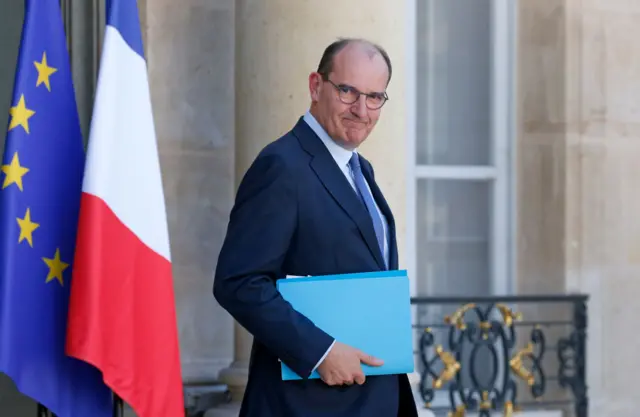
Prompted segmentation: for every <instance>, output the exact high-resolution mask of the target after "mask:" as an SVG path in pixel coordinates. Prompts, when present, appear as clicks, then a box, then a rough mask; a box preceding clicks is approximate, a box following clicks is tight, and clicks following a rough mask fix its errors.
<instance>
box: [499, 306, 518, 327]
mask: <svg viewBox="0 0 640 417" xmlns="http://www.w3.org/2000/svg"><path fill="white" fill-rule="evenodd" d="M496 308H497V309H498V311H500V314H502V320H503V321H504V324H505V326H507V327H511V326H512V325H513V323H514V321H516V320H517V321H520V320H522V313H521V312H517V313H514V312H513V310H511V309H510V308H509V307H507V306H506V305H504V304H496Z"/></svg>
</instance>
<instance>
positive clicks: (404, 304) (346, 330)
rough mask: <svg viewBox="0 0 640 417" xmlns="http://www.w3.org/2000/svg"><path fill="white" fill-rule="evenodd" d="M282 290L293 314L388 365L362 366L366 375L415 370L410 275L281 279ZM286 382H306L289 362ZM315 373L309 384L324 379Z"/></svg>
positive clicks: (390, 273)
mask: <svg viewBox="0 0 640 417" xmlns="http://www.w3.org/2000/svg"><path fill="white" fill-rule="evenodd" d="M277 288H278V290H279V291H280V293H281V294H282V297H283V298H284V299H285V300H287V301H289V303H291V305H292V306H293V308H294V309H296V310H297V311H299V312H300V313H302V314H304V315H305V316H307V317H308V318H309V319H310V320H311V321H312V322H314V323H315V324H316V326H318V327H319V328H321V329H323V330H324V331H325V332H327V333H328V334H330V335H331V336H332V337H334V338H335V339H336V340H338V341H340V342H342V343H345V344H348V345H351V346H353V347H355V348H358V349H360V350H362V351H363V352H365V353H368V354H371V355H373V356H375V357H377V358H380V359H382V360H384V365H382V366H380V367H374V366H368V365H365V364H362V369H363V372H364V374H365V375H388V374H405V373H411V372H413V369H414V358H413V342H412V331H411V305H410V290H409V278H408V277H407V271H404V270H402V271H381V272H366V273H357V274H343V275H325V276H317V277H295V278H287V279H280V280H278V281H277ZM281 365H282V379H283V380H296V379H301V378H300V376H299V375H297V374H296V373H295V372H294V371H293V370H291V369H290V368H289V367H288V366H287V365H285V364H284V362H281ZM319 377H320V375H319V374H318V372H317V371H314V372H313V373H312V375H311V376H310V378H319Z"/></svg>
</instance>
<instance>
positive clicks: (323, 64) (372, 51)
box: [317, 38, 392, 84]
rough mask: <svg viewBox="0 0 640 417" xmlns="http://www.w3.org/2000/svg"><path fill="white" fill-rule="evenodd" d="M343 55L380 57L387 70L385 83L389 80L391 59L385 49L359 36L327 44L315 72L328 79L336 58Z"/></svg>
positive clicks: (372, 58)
mask: <svg viewBox="0 0 640 417" xmlns="http://www.w3.org/2000/svg"><path fill="white" fill-rule="evenodd" d="M345 55H346V56H353V55H360V56H367V57H368V58H369V59H370V60H372V61H373V60H375V59H382V60H383V61H384V64H385V65H386V67H387V71H388V78H387V84H388V83H389V81H391V72H392V67H391V59H390V58H389V55H388V54H387V51H385V50H384V48H382V47H381V46H380V45H377V44H375V43H373V42H371V41H368V40H366V39H360V38H342V39H339V40H337V41H335V42H333V43H332V44H330V45H329V46H327V48H326V49H325V50H324V53H323V54H322V58H320V63H319V64H318V69H317V72H318V73H319V74H320V75H322V77H323V78H324V79H325V80H326V79H328V77H329V74H331V73H332V72H333V71H334V66H335V65H336V60H339V59H340V57H344V56H345Z"/></svg>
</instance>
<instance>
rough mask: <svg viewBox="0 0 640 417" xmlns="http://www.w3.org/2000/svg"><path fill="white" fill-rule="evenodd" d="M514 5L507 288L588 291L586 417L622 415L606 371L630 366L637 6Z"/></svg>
mask: <svg viewBox="0 0 640 417" xmlns="http://www.w3.org/2000/svg"><path fill="white" fill-rule="evenodd" d="M520 8H521V9H520V16H521V21H520V23H521V39H520V41H519V45H520V49H521V51H520V60H521V61H520V62H519V68H520V74H519V79H520V94H521V96H520V98H519V106H520V112H521V114H522V118H521V121H520V129H519V139H518V147H519V149H518V151H519V154H520V159H519V161H518V165H519V167H520V168H519V173H518V174H519V180H518V188H519V202H518V204H517V206H518V207H520V210H521V211H520V213H519V218H520V222H519V235H520V236H519V241H518V244H519V250H518V255H519V287H520V290H521V292H563V291H566V292H582V293H586V294H589V295H590V300H589V305H588V327H587V332H588V335H587V385H588V387H589V391H588V394H589V397H590V398H589V414H590V415H603V416H604V415H619V416H623V415H624V416H633V415H636V414H637V410H638V407H640V399H639V398H638V396H637V395H636V392H635V375H634V373H633V372H623V371H619V372H612V370H621V369H635V368H637V367H638V366H639V365H640V360H639V359H638V356H637V354H636V351H637V348H636V346H637V345H638V342H639V341H640V339H639V337H638V335H637V333H633V332H631V333H630V332H629V327H630V324H629V323H631V322H632V318H633V317H636V316H637V315H638V313H640V307H639V306H638V303H637V294H638V293H639V291H640V280H638V279H637V277H638V273H639V271H640V228H639V227H638V224H640V223H639V222H638V215H637V213H638V212H640V198H639V197H638V196H639V194H638V184H637V183H638V181H637V177H638V175H640V165H639V164H638V159H640V145H639V144H640V113H639V112H638V101H637V96H638V92H639V91H640V81H639V80H638V77H637V74H638V71H639V70H640V60H638V58H637V57H638V56H639V55H640V46H638V43H637V42H635V41H634V39H636V38H637V35H638V32H639V29H638V27H639V24H640V14H639V12H640V5H638V3H636V2H628V1H625V0H608V1H602V2H599V1H581V0H549V1H544V2H540V1H536V0H527V1H522V2H520ZM546 314H553V312H552V311H546ZM525 317H526V316H525ZM544 318H545V316H544V315H538V316H537V319H544ZM545 333H546V332H545ZM550 369H553V368H552V367H550ZM550 399H551V398H549V397H548V396H547V397H545V400H550Z"/></svg>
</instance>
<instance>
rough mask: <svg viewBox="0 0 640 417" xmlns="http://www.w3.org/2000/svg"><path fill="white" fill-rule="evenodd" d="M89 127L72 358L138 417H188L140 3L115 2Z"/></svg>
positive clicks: (72, 319) (130, 0)
mask: <svg viewBox="0 0 640 417" xmlns="http://www.w3.org/2000/svg"><path fill="white" fill-rule="evenodd" d="M110 3H111V4H110V7H109V14H108V20H107V27H106V33H105V37H104V45H103V51H102V59H101V63H100V73H99V78H98V85H97V91H96V98H95V104H94V110H93V117H92V120H91V129H90V135H89V143H88V149H87V159H86V167H85V174H84V179H83V187H82V197H81V206H80V219H79V225H78V236H77V246H76V253H75V258H74V271H73V281H72V282H73V284H72V288H71V295H70V303H69V317H68V326H67V341H66V350H67V354H68V355H70V356H73V357H75V358H78V359H80V360H83V361H85V362H88V363H91V364H93V365H94V366H95V367H97V368H99V369H100V370H101V371H102V373H103V378H104V381H105V383H106V384H107V385H108V386H109V387H110V388H111V389H112V390H113V391H114V393H116V394H117V395H118V396H119V397H120V398H122V399H123V400H124V401H125V402H126V403H128V404H129V405H130V406H131V407H132V408H133V410H134V411H135V413H136V414H137V416H138V417H159V416H162V417H184V401H183V390H182V376H181V369H180V353H179V345H178V332H177V324H176V321H177V320H176V309H175V300H174V291H173V279H172V270H171V254H170V249H169V233H168V226H167V216H166V210H165V201H164V193H163V189H162V181H161V175H160V163H159V157H158V147H157V142H156V134H155V129H154V124H153V115H152V109H151V98H150V94H149V83H148V79H147V66H146V61H145V58H144V50H143V44H142V36H141V31H140V22H139V18H138V7H137V4H136V1H135V0H111V1H110Z"/></svg>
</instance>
